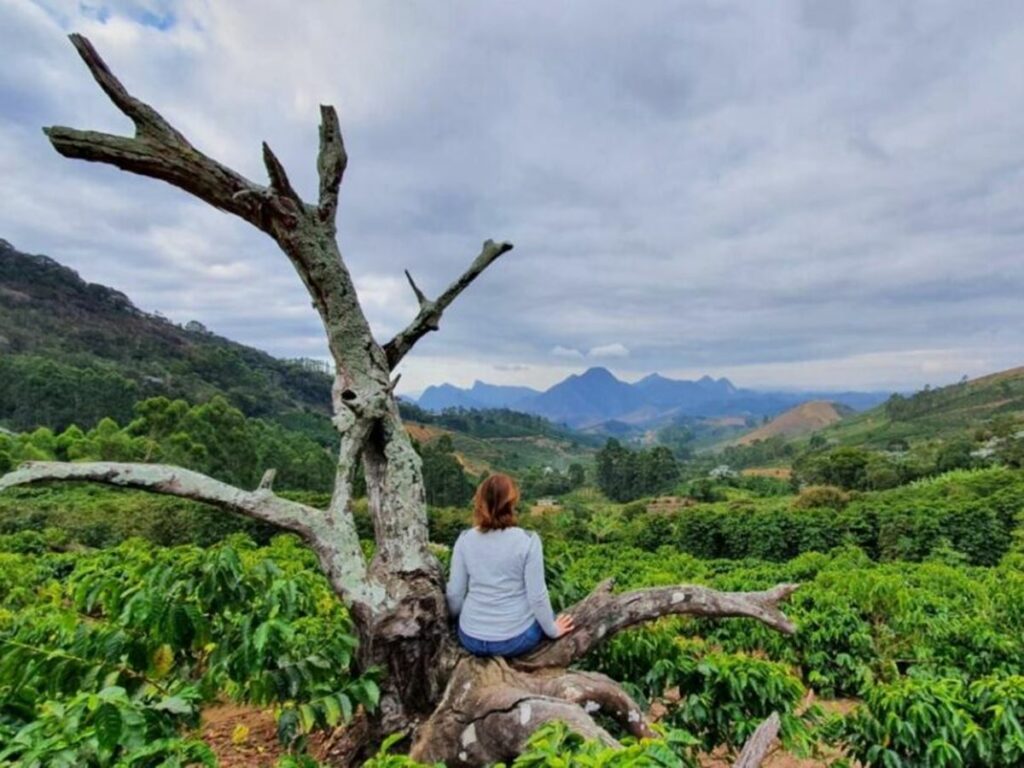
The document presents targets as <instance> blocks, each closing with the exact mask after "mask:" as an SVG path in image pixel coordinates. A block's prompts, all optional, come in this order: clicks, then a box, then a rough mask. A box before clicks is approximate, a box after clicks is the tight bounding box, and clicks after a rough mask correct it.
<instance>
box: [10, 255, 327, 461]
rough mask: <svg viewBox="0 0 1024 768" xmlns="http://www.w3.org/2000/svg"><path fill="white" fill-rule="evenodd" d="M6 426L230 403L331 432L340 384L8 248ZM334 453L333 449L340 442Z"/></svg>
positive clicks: (61, 425)
mask: <svg viewBox="0 0 1024 768" xmlns="http://www.w3.org/2000/svg"><path fill="white" fill-rule="evenodd" d="M0 328H3V334H2V336H0V425H2V426H6V427H7V428H8V429H12V430H16V431H22V430H33V429H36V428H37V427H48V428H50V429H52V430H54V431H58V432H62V431H64V430H65V429H67V427H69V426H70V425H72V424H78V425H79V426H81V427H83V428H89V427H92V426H94V425H95V424H96V423H98V422H99V421H100V419H102V418H105V417H110V418H112V419H114V420H115V421H117V422H120V423H125V422H127V421H128V420H129V419H131V418H132V416H133V407H134V405H135V403H136V402H137V401H139V400H143V399H146V398H147V397H154V396H164V397H167V398H170V399H184V400H187V401H189V402H192V403H205V402H207V401H209V400H211V399H212V398H213V397H215V396H217V395H220V396H221V397H223V398H224V399H225V400H226V401H227V402H229V403H230V404H231V405H232V406H234V407H235V408H238V409H239V410H241V411H242V412H243V413H244V414H245V415H246V416H250V417H258V418H262V419H266V420H269V421H279V422H280V421H282V420H283V421H288V420H293V423H292V424H291V427H292V428H293V429H294V428H295V423H294V420H298V421H309V420H310V419H313V420H314V422H315V423H318V424H319V426H318V427H317V428H316V431H318V432H320V433H321V434H322V432H323V425H324V424H327V429H328V430H329V429H330V426H329V422H328V421H327V414H328V407H329V404H330V386H331V380H330V377H329V376H328V375H327V372H326V371H325V370H324V367H323V366H322V365H320V366H319V368H318V366H317V364H315V363H313V362H312V361H302V360H297V361H285V360H278V359H276V358H274V357H271V356H270V355H268V354H266V353H265V352H260V351H259V350H256V349H252V348H251V347H245V346H243V345H241V344H237V343H235V342H232V341H229V340H228V339H225V338H222V337H220V336H217V335H215V334H213V333H210V332H209V331H207V330H206V329H205V328H203V327H202V326H201V325H200V324H198V323H190V324H189V325H188V326H187V327H185V328H182V327H179V326H176V325H174V324H173V323H171V322H169V321H168V320H166V319H165V318H163V317H160V316H159V315H150V314H147V313H145V312H142V311H140V310H139V309H137V308H136V307H135V306H134V305H133V304H132V303H131V301H130V300H129V299H128V297H126V296H125V295H124V294H122V293H120V292H119V291H116V290H114V289H112V288H107V287H105V286H101V285H95V284H92V283H86V282H85V281H84V280H82V279H81V278H80V277H79V276H78V275H77V274H76V273H75V272H74V271H72V270H71V269H68V268H67V267H64V266H62V265H60V264H58V263H57V262H55V261H53V260H52V259H49V258H47V257H45V256H31V255H28V254H24V253H21V252H19V251H17V250H15V249H14V248H13V247H12V246H11V245H10V244H9V243H7V242H6V241H0ZM332 441H333V438H332Z"/></svg>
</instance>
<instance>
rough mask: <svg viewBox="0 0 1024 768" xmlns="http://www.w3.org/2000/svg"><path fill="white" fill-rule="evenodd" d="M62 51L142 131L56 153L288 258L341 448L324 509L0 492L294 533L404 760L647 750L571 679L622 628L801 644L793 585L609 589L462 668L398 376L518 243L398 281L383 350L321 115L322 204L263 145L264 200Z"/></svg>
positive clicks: (43, 471)
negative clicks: (567, 741)
mask: <svg viewBox="0 0 1024 768" xmlns="http://www.w3.org/2000/svg"><path fill="white" fill-rule="evenodd" d="M71 42H72V43H73V44H74V46H75V48H76V49H77V51H78V53H79V55H80V56H81V57H82V60H83V61H84V62H85V64H86V66H87V67H88V68H89V71H90V72H91V73H92V76H93V77H94V78H95V80H96V82H97V83H99V86H100V87H101V88H102V89H103V91H104V93H106V94H107V96H108V97H109V98H110V100H111V101H112V102H113V103H114V104H115V105H116V106H117V108H118V109H120V110H121V112H123V113H124V114H125V115H126V116H127V117H129V118H130V119H131V120H132V122H133V123H134V124H135V135H134V136H130V137H129V136H117V135H112V134H108V133H97V132H95V131H83V130H77V129H73V128H64V127H52V128H46V129H45V133H46V135H47V136H48V137H49V139H50V142H51V143H52V144H53V146H54V148H55V149H56V150H57V151H58V152H59V153H60V154H62V155H64V156H65V157H69V158H76V159H79V160H89V161H92V162H99V163H107V164H109V165H113V166H116V167H118V168H120V169H122V170H125V171H128V172H130V173H135V174H140V175H142V176H149V177H152V178H155V179H160V180H161V181H165V182H167V183H169V184H173V185H174V186H176V187H179V188H180V189H183V190H185V191H186V192H188V193H190V194H192V195H194V196H195V197H198V198H199V199H200V200H203V201H205V202H207V203H209V204H210V205H212V206H215V207H216V208H219V209H221V210H223V211H226V212H228V213H231V214H234V215H235V216H238V217H239V218H241V219H244V220H245V221H247V222H249V223H250V224H251V225H253V226H254V227H256V228H258V229H260V230H261V231H263V232H265V233H266V234H267V235H269V236H270V237H271V238H272V239H273V240H274V242H276V243H277V245H278V246H279V247H280V248H281V250H282V251H284V253H285V255H287V257H288V258H289V259H290V260H291V262H292V264H293V266H294V267H295V270H296V272H298V274H299V277H300V278H301V279H302V282H303V283H304V284H305V286H306V288H307V290H308V291H309V295H310V297H311V298H312V302H313V306H314V307H315V308H316V310H317V312H318V313H319V314H320V318H321V319H322V321H323V325H324V330H325V332H326V335H327V342H328V346H329V348H330V353H331V356H332V357H333V359H334V363H335V370H336V374H335V377H334V383H333V387H332V398H331V399H332V412H333V419H332V420H333V423H334V425H335V427H336V428H337V431H338V434H339V440H340V445H339V449H338V461H337V477H336V483H335V487H334V492H333V494H332V498H331V502H330V505H329V506H328V507H327V509H314V508H312V507H309V506H306V505H304V504H299V503H296V502H293V501H288V500H286V499H283V498H280V497H278V496H276V495H275V494H274V492H273V490H272V489H271V487H270V486H271V482H270V481H271V477H272V475H270V474H268V476H267V478H266V480H265V482H262V483H260V486H259V487H258V488H257V489H256V490H253V491H247V490H242V489H239V488H235V487H232V486H230V485H228V484H226V483H223V482H220V481H218V480H215V479H213V478H210V477H206V476H205V475H202V474H200V473H197V472H193V471H191V470H186V469H181V468H178V467H173V466H165V465H147V464H123V463H59V462H33V463H30V464H26V465H24V466H22V467H21V468H19V469H17V470H16V471H14V472H11V473H10V474H8V475H6V476H5V477H3V478H0V490H3V489H5V488H10V487H13V486H17V485H23V484H27V483H35V482H43V481H85V482H95V483H106V484H109V485H115V486H121V487H126V488H136V489H142V490H146V491H151V492H154V493H161V494H169V495H173V496H179V497H183V498H187V499H193V500H196V501H200V502H205V503H207V504H211V505H214V506H217V507H221V508H223V509H225V510H228V511H230V512H234V513H238V514H242V515H246V516H249V517H252V518H256V519H259V520H263V521H265V522H268V523H272V524H274V525H276V526H279V527H280V528H283V529H286V530H289V531H293V532H295V533H296V534H298V535H299V536H300V537H301V538H302V539H303V540H304V541H305V542H306V543H307V544H308V545H309V546H310V547H311V548H312V549H313V550H314V551H315V552H316V554H317V556H318V558H319V562H320V565H321V567H322V568H323V570H324V572H325V573H326V575H327V577H328V578H329V579H330V582H331V585H332V586H333V588H334V590H335V592H336V593H337V594H338V596H339V598H340V599H341V600H343V601H344V602H345V604H346V605H347V606H348V609H349V611H350V613H351V615H352V618H353V620H354V623H355V626H356V628H357V632H358V635H359V651H358V655H357V664H358V666H359V667H360V668H361V669H365V668H368V667H370V666H377V667H380V668H382V669H383V670H384V673H385V676H384V680H383V684H382V695H381V701H380V706H379V708H378V711H377V712H375V713H373V714H372V716H370V719H369V720H368V722H364V723H362V724H360V727H359V728H353V729H352V733H358V734H360V735H361V736H360V738H364V739H373V738H376V737H379V736H380V735H382V734H386V733H391V732H397V731H404V732H406V733H407V734H408V735H409V740H408V744H410V745H411V752H412V754H413V755H414V756H416V757H418V758H421V759H424V760H444V761H446V762H447V763H448V764H449V765H453V766H454V765H465V766H476V765H482V764H485V763H488V762H491V761H495V760H505V759H508V758H510V757H512V756H514V755H515V754H516V753H517V752H518V751H519V750H520V749H521V748H522V746H523V744H524V742H525V740H526V739H527V738H528V736H529V735H530V733H532V732H533V731H534V730H535V729H536V728H537V727H539V726H540V725H541V724H543V723H544V722H546V721H549V720H554V719H557V720H562V721H565V722H566V723H568V724H569V725H570V726H571V727H572V728H574V729H575V730H577V731H579V732H580V733H581V734H584V735H585V736H588V737H593V738H596V739H600V740H602V741H604V742H605V743H607V744H609V745H615V743H616V742H615V739H614V738H613V737H612V736H611V735H610V734H609V733H608V732H607V731H605V730H604V729H602V728H601V727H600V726H599V725H598V724H597V723H596V722H595V721H594V720H593V718H592V717H591V713H593V712H596V711H601V712H603V713H607V714H609V715H610V716H612V717H614V718H617V719H618V720H619V721H620V722H621V723H622V725H623V727H624V728H625V729H626V730H627V731H628V732H630V733H632V734H635V735H637V736H646V735H649V734H650V733H651V731H650V729H649V726H648V723H647V720H646V718H645V716H644V714H643V712H641V711H640V709H639V707H638V706H637V705H636V703H635V702H634V701H633V700H632V699H630V697H629V696H628V694H626V692H625V691H624V690H623V689H622V688H621V687H620V686H619V685H618V684H617V683H615V681H613V680H611V679H609V678H607V677H605V676H602V675H598V674H594V673H588V672H580V671H574V670H571V669H570V665H572V664H573V663H574V662H576V661H578V660H579V659H581V658H582V657H583V656H584V655H586V653H587V652H588V651H589V650H590V649H591V648H593V647H594V646H595V645H597V644H598V643H600V642H602V641H603V640H604V639H606V638H608V637H610V636H611V635H613V634H615V633H616V632H619V631H621V630H623V629H626V628H627V627H630V626H633V625H636V624H640V623H642V622H646V621H650V620H653V619H657V618H659V617H661V616H666V615H670V614H689V615H696V616H709V617H719V616H746V617H750V618H753V619H756V620H759V621H761V622H764V623H765V624H767V625H768V626H770V627H773V628H775V629H777V630H779V631H781V632H787V633H789V632H793V631H794V628H793V626H792V625H791V624H790V622H789V621H788V620H787V619H786V617H785V616H784V615H783V614H782V613H781V612H780V610H779V608H778V607H777V606H778V604H779V602H781V601H783V600H784V599H785V598H786V597H788V595H789V594H790V593H791V592H792V590H793V589H795V586H794V585H780V586H778V587H776V588H774V589H772V590H769V591H766V592H745V593H722V592H716V591H714V590H711V589H707V588H704V587H695V586H678V587H667V588H666V587H659V588H657V589H644V590H639V591H636V592H630V593H626V594H614V593H613V592H612V590H611V585H610V584H603V585H602V586H601V587H599V588H598V589H597V590H595V592H594V593H593V594H591V595H590V596H589V597H587V598H586V599H584V600H583V601H581V602H580V603H578V604H577V605H576V606H574V607H572V608H571V609H570V611H569V612H570V613H571V614H572V615H573V616H574V617H575V620H576V626H577V629H576V631H575V632H573V633H572V634H571V635H569V636H567V637H564V638H561V639H559V640H557V641H554V642H548V643H546V644H545V645H543V646H542V647H541V648H540V649H539V650H538V651H536V652H535V653H533V654H532V655H531V656H529V657H528V658H526V659H522V660H519V661H517V662H516V663H514V664H509V663H505V662H502V661H481V660H477V659H471V658H468V657H466V655H465V654H463V653H462V652H461V651H460V650H459V648H458V646H457V643H456V642H455V640H454V638H453V635H452V632H451V629H450V627H449V621H448V615H447V608H446V606H445V600H444V591H443V579H444V575H443V573H442V570H441V567H440V565H439V563H438V561H437V559H436V558H435V557H434V555H433V554H432V553H431V551H430V549H429V548H428V544H427V514H426V502H425V495H424V489H423V478H422V474H421V471H420V460H419V457H418V456H417V454H416V452H415V451H414V450H413V446H412V443H411V441H410V439H409V436H408V434H407V433H406V431H405V429H404V428H403V426H402V421H401V419H400V417H399V412H398V407H397V404H396V401H395V397H394V383H395V382H394V380H393V371H394V368H395V367H396V366H397V365H398V363H399V362H400V361H401V360H402V358H403V357H404V356H405V355H406V354H407V353H408V352H409V350H410V349H412V347H413V345H415V344H416V342H417V341H418V340H419V339H420V338H421V337H422V336H424V335H425V334H426V333H428V332H430V331H434V330H437V328H438V324H439V322H440V320H441V317H442V315H443V313H444V311H445V310H446V309H447V308H448V306H449V305H450V304H451V303H452V302H453V301H454V300H455V299H456V298H457V297H458V296H459V294H460V293H462V291H463V290H465V289H466V288H467V287H468V286H469V285H470V283H472V282H473V281H474V280H475V279H476V278H477V277H478V276H479V275H480V274H481V273H482V272H483V271H484V270H485V269H487V267H489V266H490V265H491V264H492V263H494V261H495V260H496V259H498V258H499V257H500V256H501V255H502V254H504V253H507V252H508V251H510V250H511V249H512V245H511V244H509V243H504V242H501V243H495V242H493V241H491V240H487V241H486V242H485V243H484V244H483V247H482V249H481V251H480V253H479V255H478V256H477V257H476V258H475V259H474V260H473V262H472V263H471V264H470V265H469V267H468V268H467V269H466V271H465V272H464V273H463V274H462V275H460V276H459V277H458V278H457V279H456V280H455V281H454V282H453V283H452V284H451V285H450V286H449V287H448V288H447V289H446V290H445V291H444V292H443V293H442V294H441V295H440V296H438V297H437V298H436V299H429V298H428V297H427V296H426V295H425V294H424V292H423V291H421V290H420V288H419V287H418V286H417V285H416V283H415V282H413V280H412V277H411V276H409V282H410V284H411V285H412V289H413V291H414V292H415V294H416V298H417V300H418V301H419V307H420V308H419V313H418V314H417V315H416V317H415V318H413V320H412V321H411V322H410V323H409V325H408V326H407V327H406V328H405V329H404V330H403V331H401V332H400V333H399V334H398V335H397V336H395V337H394V338H393V339H391V340H390V341H388V342H387V343H384V344H381V343H379V342H378V341H377V339H375V338H374V336H373V334H372V333H371V332H370V327H369V324H368V323H367V320H366V317H365V315H364V314H363V311H362V309H361V307H360V304H359V301H358V298H357V296H356V292H355V289H354V287H353V284H352V279H351V277H350V275H349V272H348V269H347V268H346V266H345V262H344V261H343V259H342V256H341V252H340V250H339V248H338V244H337V239H336V230H335V216H336V213H337V209H338V189H339V186H340V185H341V180H342V176H343V175H344V173H345V167H346V165H347V163H348V157H347V155H346V152H345V146H344V143H343V141H342V136H341V131H340V128H339V125H338V118H337V115H336V113H335V111H334V109H333V108H332V107H329V106H323V107H321V108H320V119H321V122H320V149H319V155H318V157H317V170H318V172H319V181H320V184H319V195H318V198H317V200H316V202H315V203H307V202H305V201H304V200H303V199H302V198H301V197H300V196H299V194H298V193H297V192H296V191H295V188H294V187H293V186H292V184H291V182H290V181H289V180H288V175H287V173H286V172H285V169H284V167H283V166H282V164H281V163H280V161H279V160H278V158H277V157H276V156H275V155H274V153H273V152H272V151H271V149H270V147H269V146H267V145H266V144H265V143H264V144H263V162H264V164H265V166H266V169H267V176H268V178H269V183H267V184H266V185H263V184H257V183H256V182H253V181H250V180H249V179H246V178H245V177H243V176H242V175H240V174H239V173H236V172H235V171H233V170H231V169H230V168H227V167H226V166H224V165H222V164H221V163H219V162H217V161H216V160H214V159H213V158H211V157H209V156H207V155H205V154H204V153H203V152H201V151H200V150H198V149H197V148H196V147H194V146H193V145H192V144H191V143H189V141H188V140H187V139H186V138H185V137H184V136H183V135H182V134H181V133H180V132H179V131H178V130H176V129H175V128H174V126H172V125H171V124H170V123H169V122H168V121H167V120H165V119H164V118H163V117H162V116H161V115H160V114H158V113H157V112H156V110H154V109H153V108H152V107H150V106H149V105H148V104H146V103H144V102H142V101H140V100H139V99H137V98H135V97H134V96H132V95H131V94H130V93H129V92H128V91H127V90H126V89H125V87H124V86H123V85H122V84H121V83H120V82H119V81H118V80H117V78H116V77H114V75H113V74H112V73H111V71H110V69H109V68H108V67H107V65H106V64H105V63H104V61H103V60H102V59H101V58H100V56H99V54H98V53H97V52H96V50H95V49H94V48H93V46H92V44H91V43H90V42H89V41H88V40H87V39H85V38H84V37H82V36H80V35H72V36H71ZM407 274H408V273H407ZM360 464H361V465H362V468H363V471H364V473H365V476H366V487H367V495H368V499H369V508H370V513H371V515H372V518H373V524H374V538H375V540H376V549H375V554H374V556H373V558H372V559H371V560H370V561H369V562H367V560H366V558H364V556H363V553H362V550H361V548H360V546H359V540H358V538H357V535H356V526H355V522H354V519H353V515H352V509H351V501H352V479H353V473H354V472H355V471H356V469H357V467H358V466H359V465H360ZM766 725H770V723H767V724H766ZM768 730H771V729H770V728H769V729H768ZM772 733H774V732H772ZM771 735H772V734H769V738H768V739H767V741H769V742H770V737H771ZM356 746H358V745H356ZM764 749H767V743H766V744H765V746H764V748H763V749H762V748H760V747H758V751H760V752H761V753H762V754H763V751H764ZM352 754H354V752H353V753H352ZM744 754H745V757H744V759H745V760H746V762H745V765H748V766H749V765H755V764H757V762H759V757H758V756H757V755H756V754H755V755H750V754H748V753H747V752H745V753H744Z"/></svg>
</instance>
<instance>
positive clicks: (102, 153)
mask: <svg viewBox="0 0 1024 768" xmlns="http://www.w3.org/2000/svg"><path fill="white" fill-rule="evenodd" d="M71 42H72V44H73V45H74V46H75V49H76V50H77V51H78V53H79V55H80V56H81V57H82V60H83V61H84V62H85V65H86V66H87V67H88V68H89V72H91V73H92V76H93V78H94V79H95V80H96V82H97V83H98V84H99V86H100V88H102V89H103V92H104V93H105V94H107V96H108V97H109V98H110V100H111V101H112V102H113V103H114V104H115V105H116V106H117V108H118V109H120V110H121V112H123V113H124V114H125V115H126V116H128V117H129V118H131V120H132V122H133V123H134V124H135V136H134V137H127V136H114V135H112V134H108V133H98V132H95V131H80V130H77V129H74V128H65V127H62V126H53V127H50V128H44V129H43V132H44V133H45V134H46V135H47V136H48V137H49V139H50V142H51V143H52V144H53V146H54V148H55V149H56V150H57V151H58V152H60V154H62V155H64V156H65V157H70V158H74V159H78V160H87V161H90V162H100V163H107V164H109V165H113V166H116V167H117V168H120V169H121V170H124V171H130V172H131V173H137V174H139V175H142V176H149V177H151V178H155V179H160V180H162V181H166V182H168V183H169V184H173V185H174V186H176V187H179V188H180V189H183V190H185V191H186V192H189V193H190V194H193V195H195V196H196V197H199V198H200V199H201V200H204V201H205V202H207V203H209V204H210V205H213V206H215V207H217V208H220V209H221V210H224V211H227V212H228V213H233V214H235V215H236V216H240V217H241V218H243V219H245V220H246V221H248V222H249V223H250V224H253V225H255V226H257V227H259V228H261V229H264V230H267V228H268V227H267V224H266V222H265V220H264V216H263V212H262V210H261V208H262V205H261V196H262V193H264V192H265V189H264V188H263V187H260V186H259V185H257V184H254V183H253V182H251V181H249V180H248V179H246V178H245V177H244V176H242V175H241V174H239V173H237V172H236V171H233V170H231V169H230V168H228V167H226V166H224V165H221V164H220V163H218V162H217V161H215V160H213V159H211V158H210V157H207V156H206V155H204V154H203V153H202V152H200V151H199V150H197V149H196V148H195V147H193V146H192V145H191V144H190V143H189V142H188V140H187V139H186V138H185V137H184V136H183V135H182V134H181V133H180V132H178V131H177V130H176V129H175V128H174V127H173V126H172V125H171V124H170V123H169V122H167V120H165V119H164V118H163V117H162V116H161V115H160V114H159V113H158V112H157V111H156V110H155V109H153V108H152V107H151V106H149V105H148V104H146V103H145V102H143V101H141V100H139V99H137V98H135V97H134V96H132V95H131V94H130V93H128V91H127V89H126V88H125V87H124V86H123V85H122V84H121V82H120V81H119V80H118V79H117V78H116V77H114V75H113V73H112V72H111V71H110V68H109V67H108V66H107V64H106V62H104V61H103V59H102V58H101V57H100V55H99V54H98V53H97V52H96V49H95V48H93V46H92V43H90V42H89V41H88V40H87V39H86V38H84V37H82V36H81V35H77V34H74V35H71Z"/></svg>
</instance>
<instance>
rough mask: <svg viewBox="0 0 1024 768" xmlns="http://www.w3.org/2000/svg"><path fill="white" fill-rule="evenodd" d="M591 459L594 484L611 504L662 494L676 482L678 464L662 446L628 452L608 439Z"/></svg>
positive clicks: (611, 439)
mask: <svg viewBox="0 0 1024 768" xmlns="http://www.w3.org/2000/svg"><path fill="white" fill-rule="evenodd" d="M595 460H596V464H597V471H596V480H597V485H598V487H599V488H600V489H601V491H603V492H604V494H605V495H606V496H607V497H608V498H610V499H612V500H613V501H632V500H633V499H638V498H640V497H641V496H650V495H652V494H656V493H663V492H665V491H668V490H670V489H671V488H672V486H673V485H675V483H676V482H677V481H678V480H679V463H678V462H677V461H676V457H675V456H674V455H673V454H672V451H671V450H670V449H669V448H667V447H665V446H663V445H659V446H655V447H654V448H646V449H644V450H640V451H632V450H630V449H629V448H626V447H625V446H623V445H622V443H620V442H619V441H618V440H616V439H615V438H609V439H608V442H607V443H605V445H604V447H603V448H602V449H601V450H600V451H598V452H597V455H596V457H595Z"/></svg>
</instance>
